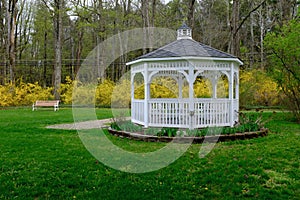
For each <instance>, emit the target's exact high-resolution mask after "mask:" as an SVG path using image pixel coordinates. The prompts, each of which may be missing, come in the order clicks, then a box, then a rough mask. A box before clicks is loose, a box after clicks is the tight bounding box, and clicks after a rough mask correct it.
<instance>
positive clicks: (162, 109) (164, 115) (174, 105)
mask: <svg viewBox="0 0 300 200" xmlns="http://www.w3.org/2000/svg"><path fill="white" fill-rule="evenodd" d="M193 101H194V103H193V105H192V106H191V108H190V106H189V105H190V104H189V99H150V100H149V101H148V109H149V110H148V113H149V114H148V125H149V126H153V127H178V128H203V127H208V126H211V127H212V126H230V125H231V124H232V123H231V122H230V120H231V115H233V116H234V117H233V119H234V120H236V114H237V113H236V112H235V110H237V109H238V100H233V101H232V102H233V108H234V110H233V113H230V112H231V106H230V105H231V101H230V100H229V99H194V100H193ZM144 112H145V111H144V100H134V101H133V102H132V121H133V122H135V123H139V124H142V125H145V120H144Z"/></svg>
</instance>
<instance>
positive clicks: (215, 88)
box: [211, 77, 218, 99]
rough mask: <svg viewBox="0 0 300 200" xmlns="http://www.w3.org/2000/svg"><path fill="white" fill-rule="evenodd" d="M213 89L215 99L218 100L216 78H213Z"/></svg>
mask: <svg viewBox="0 0 300 200" xmlns="http://www.w3.org/2000/svg"><path fill="white" fill-rule="evenodd" d="M211 83H212V87H213V98H214V99H216V98H217V88H218V80H217V78H216V77H214V78H212V80H211Z"/></svg>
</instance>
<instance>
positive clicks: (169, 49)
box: [137, 39, 237, 59]
mask: <svg viewBox="0 0 300 200" xmlns="http://www.w3.org/2000/svg"><path fill="white" fill-rule="evenodd" d="M169 57H210V58H237V57H236V56H233V55H230V54H228V53H225V52H222V51H220V50H217V49H214V48H212V47H210V46H207V45H204V44H202V43H200V42H197V41H195V40H193V39H180V40H176V41H174V42H172V43H170V44H167V45H165V46H163V47H161V48H159V49H157V50H154V51H152V52H150V53H148V54H145V55H142V56H140V57H138V58H137V59H147V58H169Z"/></svg>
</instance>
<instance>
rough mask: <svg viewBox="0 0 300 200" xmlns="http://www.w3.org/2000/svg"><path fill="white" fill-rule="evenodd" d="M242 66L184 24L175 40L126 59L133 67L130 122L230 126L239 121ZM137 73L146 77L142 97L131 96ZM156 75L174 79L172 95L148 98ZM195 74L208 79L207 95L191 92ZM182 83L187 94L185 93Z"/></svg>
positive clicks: (191, 127) (162, 124)
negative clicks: (205, 41)
mask: <svg viewBox="0 0 300 200" xmlns="http://www.w3.org/2000/svg"><path fill="white" fill-rule="evenodd" d="M242 64H243V63H242V61H240V60H239V59H238V58H237V57H235V56H233V55H230V54H228V53H225V52H222V51H219V50H217V49H214V48H212V47H210V46H207V45H204V44H202V43H199V42H197V41H195V40H193V38H192V30H191V29H190V28H189V27H188V26H187V25H186V24H183V25H182V26H181V27H180V28H179V29H178V30H177V40H175V41H173V42H171V43H169V44H167V45H165V46H163V47H160V48H158V49H156V50H154V51H152V52H150V53H148V54H145V55H143V56H140V57H138V58H137V59H136V60H134V61H132V62H129V63H127V65H130V66H131V120H132V122H134V123H137V124H140V125H143V126H144V127H177V128H188V129H195V128H204V127H213V126H234V124H235V123H236V122H238V111H239V66H240V65H242ZM137 74H141V75H142V76H143V80H144V84H143V85H144V98H143V99H136V98H135V95H134V94H135V90H136V88H135V77H136V76H137ZM157 77H171V78H173V79H174V80H175V81H176V88H177V89H176V91H175V90H174V92H177V94H176V98H152V97H153V95H152V94H151V91H150V86H151V83H152V82H153V80H154V79H155V78H157ZM199 78H201V79H202V78H203V79H205V80H207V81H209V82H210V91H211V96H210V97H208V98H207V97H206V98H203V97H199V96H197V95H195V91H194V84H195V82H196V81H197V80H198V79H199ZM224 79H226V80H225V82H226V84H224V85H226V87H225V93H226V95H225V96H224V95H223V96H218V94H219V93H220V92H219V90H220V89H219V86H218V84H219V83H220V81H222V80H224ZM184 83H186V84H184ZM186 85H187V86H186ZM186 87H188V89H187V90H188V94H187V95H183V93H184V92H183V91H184V88H186ZM223 88H224V87H223Z"/></svg>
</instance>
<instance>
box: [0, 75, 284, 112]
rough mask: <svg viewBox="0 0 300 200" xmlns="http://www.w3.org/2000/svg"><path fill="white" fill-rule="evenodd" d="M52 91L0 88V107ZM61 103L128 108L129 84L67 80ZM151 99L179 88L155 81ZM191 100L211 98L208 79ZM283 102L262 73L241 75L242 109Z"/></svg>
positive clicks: (222, 83)
mask: <svg viewBox="0 0 300 200" xmlns="http://www.w3.org/2000/svg"><path fill="white" fill-rule="evenodd" d="M52 90H53V88H51V87H47V88H43V87H41V86H40V85H39V84H38V83H34V84H32V83H23V82H22V81H19V82H18V83H17V84H6V85H0V106H22V105H27V106H29V105H31V104H32V103H33V102H34V101H36V100H47V99H53V98H54V97H53V95H52ZM182 90H183V98H188V91H189V88H188V84H187V82H185V83H184V85H183V89H182ZM60 92H61V103H64V104H72V102H73V103H75V104H77V105H96V106H101V107H110V106H113V107H128V106H129V105H130V101H131V84H130V80H129V79H122V80H120V81H119V82H118V83H114V82H112V81H110V80H104V81H102V82H101V83H99V84H96V83H95V84H85V85H83V84H82V83H80V82H78V81H72V80H71V78H70V77H67V78H66V80H65V83H64V84H61V90H60ZM150 92H151V98H178V84H177V83H176V81H175V80H174V79H172V78H165V77H158V78H155V79H154V80H153V81H152V84H151V86H150ZM217 95H218V97H219V98H226V97H228V80H227V78H221V79H220V80H219V82H218V94H217ZM134 96H135V98H136V99H144V85H143V84H142V83H140V84H139V85H138V84H137V83H135V91H134ZM194 96H195V97H198V98H207V97H211V96H212V85H211V83H210V81H209V80H207V79H197V80H196V81H195V83H194ZM281 99H284V96H283V95H282V93H281V91H280V89H278V86H277V84H276V83H275V82H274V81H272V79H271V78H269V77H268V76H267V75H266V73H264V72H263V71H261V70H248V71H241V72H240V105H241V106H244V107H245V106H258V105H262V106H275V105H279V104H280V100H281Z"/></svg>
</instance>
